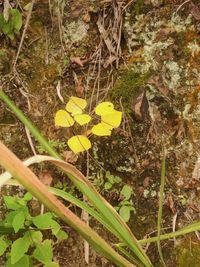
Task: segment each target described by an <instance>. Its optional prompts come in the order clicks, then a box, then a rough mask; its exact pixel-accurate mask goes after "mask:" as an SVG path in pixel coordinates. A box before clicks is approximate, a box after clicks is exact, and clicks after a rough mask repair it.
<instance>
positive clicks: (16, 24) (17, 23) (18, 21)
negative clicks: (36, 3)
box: [10, 8, 22, 31]
mask: <svg viewBox="0 0 200 267" xmlns="http://www.w3.org/2000/svg"><path fill="white" fill-rule="evenodd" d="M10 12H11V15H12V17H11V23H12V25H13V28H14V29H15V30H17V31H19V30H20V29H21V27H22V15H21V13H20V12H19V10H18V9H14V8H13V9H11V10H10Z"/></svg>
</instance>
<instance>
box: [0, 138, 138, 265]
mask: <svg viewBox="0 0 200 267" xmlns="http://www.w3.org/2000/svg"><path fill="white" fill-rule="evenodd" d="M0 164H1V165H2V167H3V168H5V169H6V170H7V171H8V172H10V173H11V175H12V176H13V177H14V178H15V179H16V180H17V181H18V182H19V183H20V184H22V185H23V186H24V188H26V189H27V190H28V191H29V192H30V193H31V194H32V195H33V196H34V197H35V198H37V199H38V200H39V201H40V202H41V203H43V204H44V205H45V206H46V207H47V208H48V209H49V210H50V211H52V212H54V213H55V214H56V215H57V216H58V217H59V218H60V219H61V220H63V221H64V222H65V223H67V224H68V225H70V226H71V227H72V228H74V229H75V230H76V231H77V232H78V233H79V234H81V235H82V236H83V238H84V239H85V240H86V241H87V242H88V243H89V244H90V245H91V246H92V247H93V248H94V249H95V250H96V251H97V252H99V253H100V254H102V255H103V256H104V257H106V258H107V259H108V260H110V261H112V262H113V263H115V264H116V265H117V266H119V267H135V265H133V264H131V263H130V262H129V261H128V260H126V259H125V258H124V257H122V256H121V255H119V254H118V253H117V252H116V251H115V250H114V249H113V248H112V247H111V246H110V245H109V244H108V243H107V242H106V241H105V240H103V239H102V238H101V237H100V236H99V235H98V234H97V233H96V232H95V231H93V230H92V229H91V228H90V227H89V226H88V225H87V224H86V223H84V222H83V221H82V220H81V219H80V218H79V217H77V216H76V215H75V214H74V213H73V212H71V211H70V210H69V209H68V208H66V207H65V206H64V205H63V204H62V203H61V202H60V201H59V200H58V199H57V198H56V197H55V196H54V195H53V194H51V193H50V192H49V191H48V189H47V187H46V186H45V185H44V184H43V183H42V182H41V181H40V180H39V179H38V178H37V176H36V175H35V174H34V173H33V172H32V171H31V170H30V169H29V168H27V167H26V166H24V165H23V163H22V162H21V161H20V160H19V159H18V158H17V157H16V156H15V155H14V154H13V153H12V152H11V151H10V150H9V149H8V148H7V147H6V146H4V145H3V144H2V143H1V142H0Z"/></svg>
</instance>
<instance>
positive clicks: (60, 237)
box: [55, 230, 68, 241]
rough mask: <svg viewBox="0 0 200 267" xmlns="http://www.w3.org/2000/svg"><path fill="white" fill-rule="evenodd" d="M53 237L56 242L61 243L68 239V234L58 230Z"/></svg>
mask: <svg viewBox="0 0 200 267" xmlns="http://www.w3.org/2000/svg"><path fill="white" fill-rule="evenodd" d="M55 236H56V238H57V239H58V241H62V240H65V239H67V238H68V233H66V232H64V231H63V230H59V231H58V233H57V234H56V235H55Z"/></svg>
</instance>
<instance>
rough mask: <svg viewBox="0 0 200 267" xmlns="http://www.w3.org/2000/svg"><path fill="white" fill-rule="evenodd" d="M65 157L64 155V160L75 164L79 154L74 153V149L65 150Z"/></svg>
mask: <svg viewBox="0 0 200 267" xmlns="http://www.w3.org/2000/svg"><path fill="white" fill-rule="evenodd" d="M63 157H64V160H65V161H67V162H69V163H71V164H75V163H76V162H77V160H78V155H77V154H74V153H73V152H72V151H68V150H66V151H64V152H63Z"/></svg>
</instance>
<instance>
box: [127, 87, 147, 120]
mask: <svg viewBox="0 0 200 267" xmlns="http://www.w3.org/2000/svg"><path fill="white" fill-rule="evenodd" d="M148 109H149V103H148V100H147V97H146V91H145V90H143V91H142V92H141V93H140V94H139V95H138V96H137V97H136V98H134V99H133V101H132V104H131V110H132V112H133V114H132V115H133V117H134V119H135V120H136V121H138V122H142V121H144V119H145V117H146V115H147V113H148Z"/></svg>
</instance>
